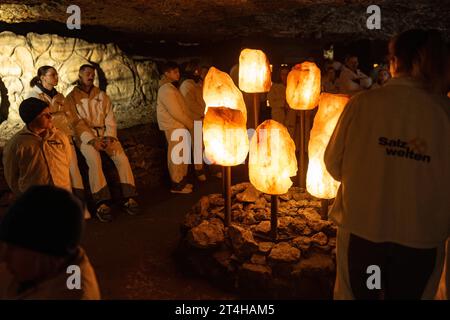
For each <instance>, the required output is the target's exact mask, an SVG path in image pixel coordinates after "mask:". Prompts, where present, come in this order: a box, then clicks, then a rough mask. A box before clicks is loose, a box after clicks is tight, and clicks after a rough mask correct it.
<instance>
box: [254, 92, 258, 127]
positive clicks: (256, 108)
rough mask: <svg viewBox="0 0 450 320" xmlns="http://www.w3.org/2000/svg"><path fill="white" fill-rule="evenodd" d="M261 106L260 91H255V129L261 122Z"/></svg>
mask: <svg viewBox="0 0 450 320" xmlns="http://www.w3.org/2000/svg"><path fill="white" fill-rule="evenodd" d="M259 107H260V105H259V93H253V117H254V120H253V121H254V122H253V125H254V126H255V130H256V128H257V127H258V124H259Z"/></svg>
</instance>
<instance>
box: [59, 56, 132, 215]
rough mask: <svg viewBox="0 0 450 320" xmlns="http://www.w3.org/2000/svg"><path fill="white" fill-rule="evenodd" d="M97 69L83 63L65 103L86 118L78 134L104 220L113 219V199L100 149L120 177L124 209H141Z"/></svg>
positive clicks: (98, 210) (97, 212) (99, 212)
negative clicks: (99, 82)
mask: <svg viewBox="0 0 450 320" xmlns="http://www.w3.org/2000/svg"><path fill="white" fill-rule="evenodd" d="M94 78H95V68H94V67H93V66H91V65H82V66H81V67H80V71H79V81H78V85H77V86H76V87H75V88H74V89H73V90H72V91H71V92H70V93H69V95H68V96H67V98H66V103H67V104H68V105H69V106H70V108H71V109H73V110H75V112H76V114H77V116H78V117H79V118H80V119H81V120H83V121H82V122H80V124H79V125H78V126H77V127H76V129H75V131H76V132H75V133H76V136H77V143H78V144H79V148H80V151H81V153H82V154H83V156H84V157H85V159H86V163H87V165H88V167H89V185H90V189H91V193H92V197H93V199H94V201H95V202H96V215H97V217H98V218H99V220H100V221H102V222H107V221H111V220H112V218H113V217H112V214H111V208H110V204H109V202H110V200H111V194H110V191H109V189H108V185H107V182H106V178H105V175H104V174H103V169H102V160H101V156H100V151H104V152H105V153H106V154H107V155H108V156H109V157H110V158H111V159H112V160H113V162H114V165H115V166H116V168H117V170H118V173H119V179H120V185H121V189H122V196H123V197H124V199H125V200H124V202H123V204H122V205H123V208H124V209H125V210H126V211H127V212H128V213H129V214H130V215H134V214H137V213H138V212H139V206H138V203H137V202H136V200H135V197H136V196H137V192H136V187H135V181H134V176H133V172H132V170H131V166H130V163H129V161H128V157H127V156H126V154H125V152H124V150H123V148H122V145H121V144H120V142H119V140H118V139H117V124H116V120H115V117H114V112H113V107H112V104H111V100H110V99H109V97H108V96H107V94H106V93H105V92H104V91H102V90H100V89H99V88H97V87H96V86H94Z"/></svg>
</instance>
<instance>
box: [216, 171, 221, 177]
mask: <svg viewBox="0 0 450 320" xmlns="http://www.w3.org/2000/svg"><path fill="white" fill-rule="evenodd" d="M215 176H216V178H219V179H222V172H220V171H219V172H217V173H216V174H215Z"/></svg>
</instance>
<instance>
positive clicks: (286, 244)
mask: <svg viewBox="0 0 450 320" xmlns="http://www.w3.org/2000/svg"><path fill="white" fill-rule="evenodd" d="M270 200H271V198H270V195H267V194H263V193H261V192H259V191H257V190H256V189H255V188H254V187H253V186H252V185H251V184H250V183H241V184H237V185H234V186H232V221H233V222H232V224H231V225H230V226H229V227H225V226H224V223H223V221H224V200H223V197H222V195H221V194H211V195H208V196H204V197H202V198H201V199H200V200H199V201H198V203H197V204H196V205H195V206H194V207H193V208H192V210H191V211H190V212H188V213H187V215H186V217H185V221H184V223H183V225H182V241H181V243H180V247H179V248H178V251H177V252H178V257H179V258H180V261H181V262H184V263H185V264H184V266H186V267H187V268H189V270H193V271H194V272H195V273H196V274H200V275H202V276H206V277H209V278H211V279H213V280H214V282H215V283H217V284H222V285H225V287H226V288H228V289H233V290H236V291H237V292H239V293H240V294H242V295H243V296H245V297H249V298H284V299H297V298H301V299H329V298H331V297H332V290H333V283H334V279H335V254H336V252H335V250H336V227H335V226H334V225H333V224H332V223H331V222H330V221H327V220H324V219H322V217H321V215H320V214H319V212H320V209H321V202H320V199H317V198H314V197H312V196H311V195H309V194H307V193H304V192H300V189H299V188H295V187H293V188H291V189H290V190H289V192H288V193H286V194H284V195H282V196H280V197H279V200H280V203H279V212H278V237H277V240H276V241H271V240H270V237H269V232H270Z"/></svg>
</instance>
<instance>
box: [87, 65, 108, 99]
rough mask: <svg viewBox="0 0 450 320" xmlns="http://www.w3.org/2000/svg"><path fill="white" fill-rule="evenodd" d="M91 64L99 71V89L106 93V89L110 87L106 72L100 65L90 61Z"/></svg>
mask: <svg viewBox="0 0 450 320" xmlns="http://www.w3.org/2000/svg"><path fill="white" fill-rule="evenodd" d="M89 63H90V64H91V65H93V66H94V68H95V71H97V76H98V87H99V88H100V90H102V91H105V92H106V87H107V86H108V80H107V79H106V75H105V72H103V70H102V68H100V65H99V64H98V63H95V62H92V61H89Z"/></svg>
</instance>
